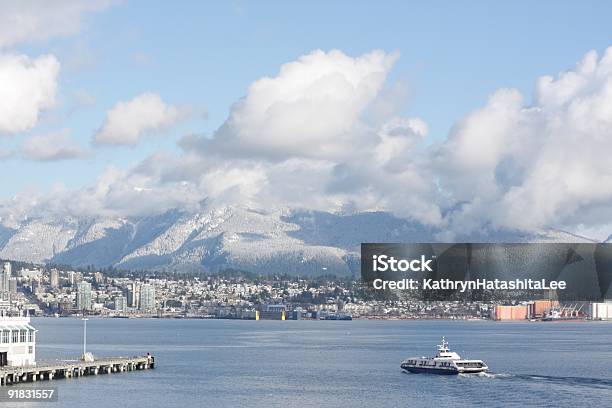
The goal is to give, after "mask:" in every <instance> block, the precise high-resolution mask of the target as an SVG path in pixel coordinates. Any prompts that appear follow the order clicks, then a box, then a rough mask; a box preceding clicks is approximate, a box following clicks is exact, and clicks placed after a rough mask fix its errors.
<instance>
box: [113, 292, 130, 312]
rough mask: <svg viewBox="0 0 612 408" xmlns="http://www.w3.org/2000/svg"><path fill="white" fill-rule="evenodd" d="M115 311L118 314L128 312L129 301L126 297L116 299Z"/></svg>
mask: <svg viewBox="0 0 612 408" xmlns="http://www.w3.org/2000/svg"><path fill="white" fill-rule="evenodd" d="M115 310H116V311H117V312H125V311H127V299H126V298H125V296H122V295H119V296H116V297H115Z"/></svg>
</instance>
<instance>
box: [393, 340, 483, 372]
mask: <svg viewBox="0 0 612 408" xmlns="http://www.w3.org/2000/svg"><path fill="white" fill-rule="evenodd" d="M401 367H402V369H403V370H406V371H409V372H411V373H432V374H447V375H455V374H474V373H482V372H486V371H487V370H488V369H489V367H487V365H486V364H485V363H484V361H482V360H464V359H462V358H461V356H459V354H457V353H455V352H453V351H450V349H449V348H448V343H447V342H446V340H445V339H444V337H442V344H439V345H438V353H437V354H436V356H435V357H410V358H408V359H406V360H404V361H402V364H401Z"/></svg>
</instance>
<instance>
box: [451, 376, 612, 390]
mask: <svg viewBox="0 0 612 408" xmlns="http://www.w3.org/2000/svg"><path fill="white" fill-rule="evenodd" d="M459 377H466V378H474V377H479V378H491V379H508V380H522V381H530V382H534V381H537V382H542V383H549V384H560V385H575V386H584V387H597V388H604V389H612V379H605V378H590V377H565V376H550V375H539V374H507V373H490V372H489V373H478V374H459Z"/></svg>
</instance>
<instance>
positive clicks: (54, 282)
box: [49, 269, 59, 289]
mask: <svg viewBox="0 0 612 408" xmlns="http://www.w3.org/2000/svg"><path fill="white" fill-rule="evenodd" d="M49 280H50V283H51V287H52V288H54V289H57V288H59V271H58V270H57V269H51V277H50V279H49Z"/></svg>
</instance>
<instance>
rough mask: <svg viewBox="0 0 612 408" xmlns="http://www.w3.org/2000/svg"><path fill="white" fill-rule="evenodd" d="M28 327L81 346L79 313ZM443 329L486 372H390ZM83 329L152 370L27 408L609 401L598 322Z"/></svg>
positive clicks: (150, 324)
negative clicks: (152, 364)
mask: <svg viewBox="0 0 612 408" xmlns="http://www.w3.org/2000/svg"><path fill="white" fill-rule="evenodd" d="M32 324H33V325H34V326H35V327H36V328H37V329H38V330H39V332H38V338H37V340H38V342H37V343H38V344H37V359H38V360H39V361H40V360H47V361H48V360H53V359H58V358H59V359H62V358H64V359H65V358H74V357H75V356H77V355H79V354H80V353H81V352H82V347H83V345H82V324H83V323H82V322H81V321H80V320H79V319H73V318H36V319H33V322H32ZM443 335H444V336H446V339H447V340H448V341H449V343H450V346H451V348H452V349H453V351H457V352H458V353H460V354H461V356H463V357H465V358H478V359H482V360H484V361H485V362H486V363H487V364H488V366H489V368H490V370H491V372H490V373H488V374H486V375H465V376H464V375H459V376H436V375H427V374H406V373H403V372H402V371H401V370H400V367H399V365H400V362H401V360H403V359H404V358H406V357H408V356H421V355H422V356H429V355H433V354H434V353H435V351H436V348H435V346H436V344H438V343H439V340H440V338H441V336H443ZM87 338H88V351H91V352H93V354H94V355H95V356H99V357H103V356H130V355H137V354H138V355H142V354H145V353H147V352H149V353H151V354H153V355H155V357H156V363H157V367H156V369H154V370H145V371H139V372H130V373H123V374H118V375H108V376H106V375H98V376H95V377H86V378H78V379H67V380H57V381H53V383H52V385H53V386H54V387H57V390H58V396H59V403H47V404H42V403H37V404H36V406H43V405H48V406H55V407H57V406H64V405H65V406H68V405H71V406H88V407H121V406H133V407H147V408H154V407H216V408H220V407H237V406H249V407H293V406H295V407H321V406H330V407H337V406H347V407H348V406H350V407H370V406H373V407H380V406H384V407H399V406H431V407H443V406H453V407H464V406H465V407H467V406H475V405H480V406H502V407H504V406H505V407H524V406H556V407H576V406H588V405H590V406H609V404H610V401H612V323H606V322H550V323H543V322H539V323H535V322H516V323H514V322H513V323H496V322H490V321H360V320H353V321H232V320H170V319H96V318H91V319H90V320H89V321H88V324H87ZM48 384H49V383H43V382H41V383H38V384H37V386H45V385H48ZM49 385H51V384H49ZM19 386H21V385H19ZM19 386H18V387H19Z"/></svg>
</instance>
